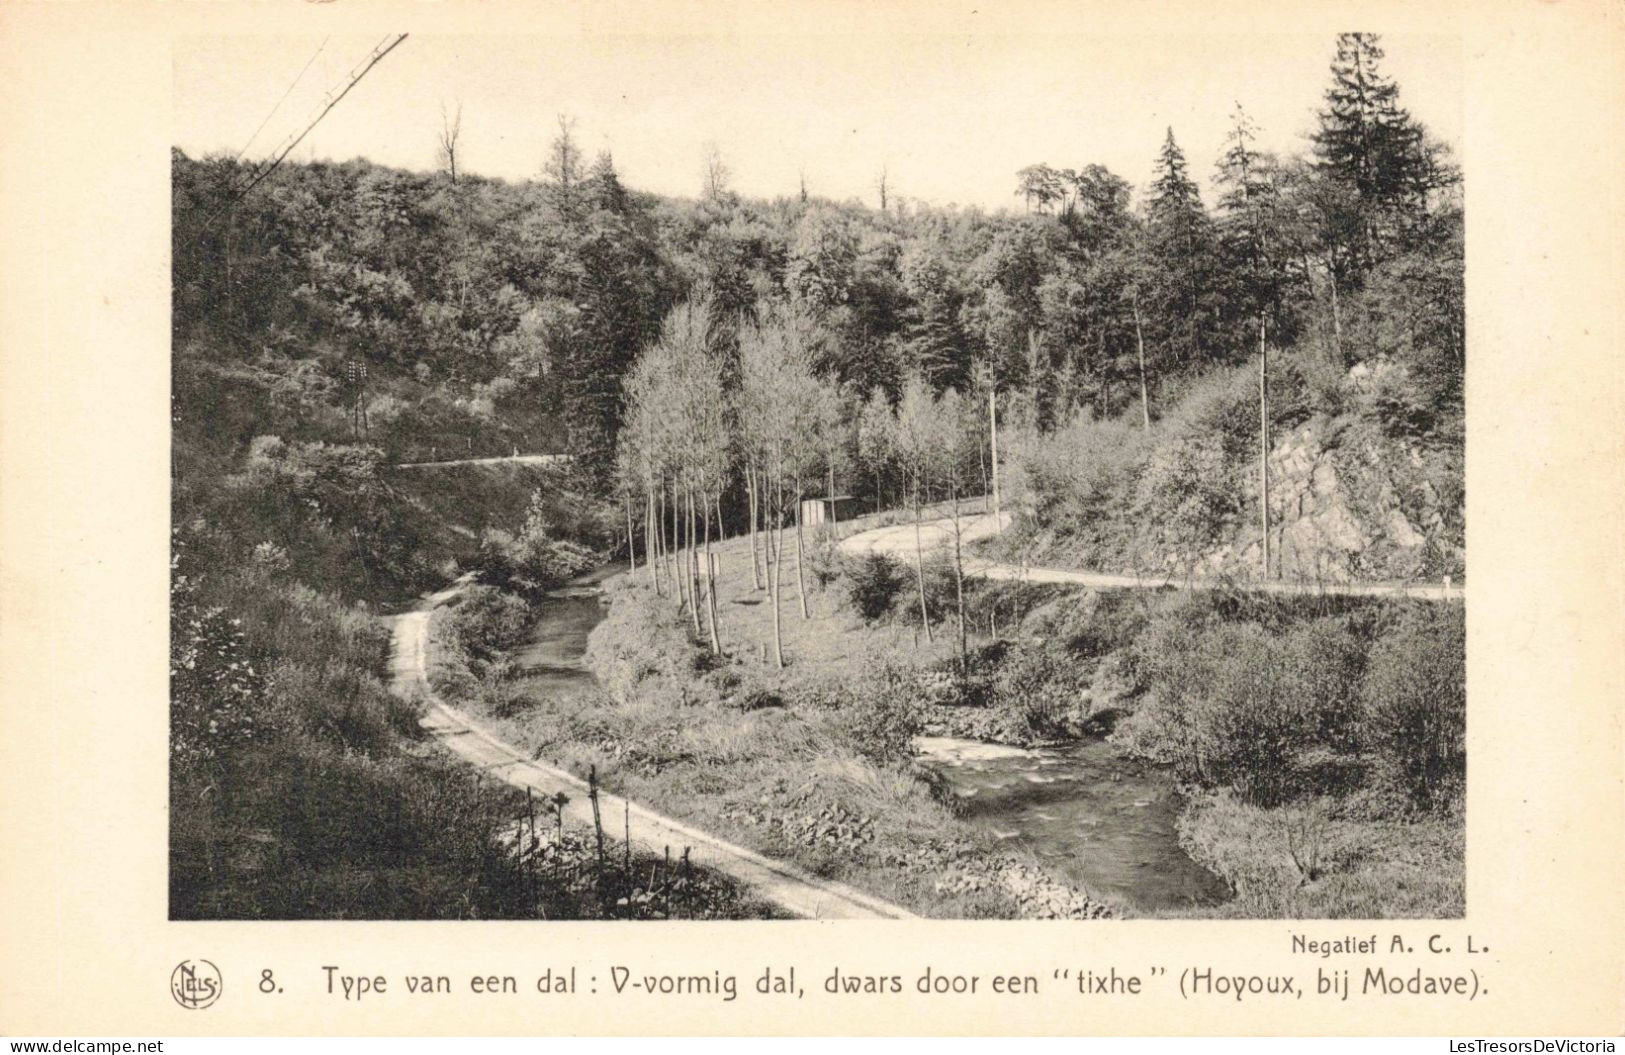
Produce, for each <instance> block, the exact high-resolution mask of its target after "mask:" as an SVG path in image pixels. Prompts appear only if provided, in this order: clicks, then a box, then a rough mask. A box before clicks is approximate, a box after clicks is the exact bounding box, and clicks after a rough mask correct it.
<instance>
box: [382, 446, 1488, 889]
mask: <svg viewBox="0 0 1625 1055" xmlns="http://www.w3.org/2000/svg"><path fill="white" fill-rule="evenodd" d="M543 457H545V456H543ZM491 460H492V461H512V460H513V459H511V458H510V459H491ZM403 468H406V466H403ZM1008 523H1009V514H1008V513H1006V514H1004V515H1003V516H1002V517H1000V518H995V517H994V515H993V514H991V513H980V514H975V515H972V516H966V517H963V518H961V520H960V544H961V545H962V546H965V545H970V544H971V543H973V542H976V541H979V540H981V539H986V538H990V537H991V536H993V535H995V534H997V533H998V532H999V530H1001V529H1002V528H1003V527H1004V526H1006V525H1007V524H1008ZM918 530H919V542H920V545H921V546H922V547H923V548H925V549H936V548H938V547H942V546H948V545H951V544H952V543H953V538H954V526H953V521H952V519H950V518H942V519H935V520H930V521H926V522H924V523H923V524H921V525H920V526H919V528H918ZM915 531H916V528H915V525H914V524H913V523H902V524H894V525H891V526H888V527H878V528H871V529H869V530H866V531H860V532H858V533H857V534H855V535H852V536H851V537H849V538H846V539H844V540H842V541H841V543H840V546H841V549H842V550H843V551H845V552H847V553H858V554H861V553H884V554H886V555H888V556H892V557H896V558H899V559H907V558H908V557H910V556H912V554H913V552H914V547H915ZM965 573H966V574H967V575H977V576H982V577H984V578H988V579H1006V580H1015V581H1024V582H1038V583H1061V584H1070V585H1077V586H1086V587H1100V588H1140V589H1155V588H1159V587H1166V586H1173V587H1180V588H1184V589H1220V588H1224V589H1240V590H1252V591H1259V592H1265V593H1277V594H1300V595H1327V594H1330V595H1336V596H1346V597H1410V598H1417V599H1420V600H1427V601H1461V600H1464V599H1465V593H1466V591H1465V589H1464V588H1462V587H1459V586H1450V585H1445V584H1420V585H1416V584H1376V583H1371V584H1365V583H1362V584H1344V583H1298V582H1247V581H1237V580H1232V579H1220V578H1181V577H1175V576H1170V575H1123V574H1114V573H1109V572H1085V571H1067V570H1064V569H1059V568H1035V567H1028V566H1023V565H1018V564H1009V563H1005V562H1002V561H993V560H987V559H985V558H982V557H967V558H966V560H965ZM462 586H463V583H462V582H458V583H456V584H453V585H452V586H450V587H448V588H447V589H444V590H441V591H440V592H439V593H435V594H431V595H429V596H427V597H425V598H423V600H422V601H421V602H420V603H419V604H418V605H417V606H416V607H415V608H414V609H413V610H412V611H409V612H406V613H404V614H402V615H399V616H396V617H394V625H393V628H392V634H393V655H392V658H391V663H390V667H391V677H392V684H393V687H394V689H395V691H396V692H397V693H400V694H402V695H403V696H406V697H407V698H416V699H418V700H420V701H421V702H422V704H423V708H424V710H423V716H422V718H421V719H420V721H421V724H422V726H423V728H424V729H425V730H427V731H428V733H429V735H430V736H432V737H434V738H435V740H437V741H438V742H439V743H440V745H441V746H443V747H444V748H445V749H446V750H447V751H449V752H451V753H452V754H453V755H456V756H457V757H458V758H461V759H463V760H464V761H466V762H468V763H469V764H470V765H473V766H476V767H478V768H479V769H481V770H484V771H485V772H486V773H488V774H490V775H491V776H492V777H494V778H495V779H498V780H501V781H504V782H506V783H508V784H510V785H512V786H514V787H516V788H524V789H527V790H529V791H532V792H534V793H535V794H537V795H539V796H541V797H543V798H552V797H553V796H554V795H555V794H556V793H559V792H563V793H564V794H565V795H566V796H567V797H568V798H569V800H570V801H569V804H568V805H567V806H566V807H565V810H564V812H565V816H566V818H567V819H568V820H569V821H570V822H571V823H572V824H576V825H580V826H583V827H587V826H590V825H591V824H592V805H591V803H590V802H589V801H588V798H587V790H588V789H587V784H586V782H584V781H583V780H581V779H580V778H579V777H576V776H575V775H573V774H571V773H568V772H566V771H564V770H562V769H558V768H556V767H554V766H550V765H547V764H546V763H544V762H541V761H538V760H534V759H531V758H528V757H526V756H525V754H524V752H522V751H521V750H520V749H519V748H517V747H514V746H513V745H511V744H508V743H506V742H504V741H503V740H501V739H500V738H498V737H497V736H495V735H494V734H493V733H492V732H491V731H490V730H489V729H487V728H485V727H484V726H482V725H481V724H480V723H479V722H478V721H476V720H475V719H474V718H472V717H470V716H469V715H468V714H466V713H464V712H463V711H461V710H459V709H458V708H456V707H453V706H451V705H450V704H449V703H447V702H446V701H444V700H442V699H440V698H439V696H437V695H436V694H435V692H434V689H433V688H432V687H431V686H430V684H429V678H428V650H429V618H430V616H431V614H432V613H433V612H434V609H435V608H437V607H439V606H440V605H443V604H446V603H447V602H449V601H451V600H452V599H453V598H454V597H455V596H456V595H457V592H458V591H459V590H460V589H462ZM598 800H599V808H600V810H601V811H602V815H603V817H604V818H605V822H606V823H605V828H606V830H607V831H608V832H609V833H610V834H611V835H614V834H615V833H616V832H617V831H618V830H619V829H620V827H621V824H622V823H627V824H629V827H630V832H631V838H632V841H633V842H634V843H636V844H637V845H638V846H640V847H642V848H644V849H646V850H649V851H652V852H655V853H659V852H661V851H662V850H663V849H665V848H667V847H671V848H673V849H676V848H679V847H685V846H686V847H689V848H690V854H691V859H692V860H693V861H694V862H695V863H696V864H700V865H703V866H705V867H709V868H712V869H715V870H717V871H719V872H723V873H725V874H727V875H729V876H731V877H732V878H734V879H735V880H737V881H739V882H740V883H743V884H744V885H746V886H747V887H749V888H750V889H751V890H752V891H753V892H754V893H755V894H756V895H758V896H759V897H762V898H763V899H765V900H767V901H771V902H772V903H774V904H776V905H778V906H779V907H781V908H783V909H784V910H785V911H787V912H790V913H791V914H793V915H796V916H800V917H803V918H808V919H905V918H914V917H913V913H910V912H908V911H907V910H905V909H902V908H900V907H898V906H896V905H893V904H890V903H888V902H885V901H882V900H880V899H878V898H874V897H871V896H869V895H867V894H865V893H863V892H862V891H859V890H855V889H853V888H852V887H849V886H846V885H844V884H841V883H835V882H832V881H830V880H826V879H821V878H819V877H817V876H814V875H812V874H810V873H808V872H805V871H803V870H802V869H800V868H797V867H796V866H794V865H792V864H789V863H788V862H784V861H777V860H773V859H771V858H768V857H765V856H763V855H762V854H759V853H756V852H755V851H753V850H749V849H746V848H745V847H743V846H738V845H736V844H734V843H730V842H728V841H726V840H724V839H720V838H718V837H716V836H714V835H711V834H709V833H707V832H703V831H700V830H699V829H697V828H694V827H691V826H690V825H687V824H685V823H683V822H682V821H679V820H677V819H675V818H672V817H668V816H665V815H664V814H661V813H657V812H656V811H654V810H651V809H649V808H648V807H647V806H643V805H640V804H638V803H636V802H630V801H628V800H626V799H624V798H622V797H620V796H618V795H612V794H610V793H608V792H606V791H603V790H601V789H600V791H599V795H598ZM623 819H624V820H623Z"/></svg>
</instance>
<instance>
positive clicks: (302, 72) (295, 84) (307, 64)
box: [232, 36, 333, 161]
mask: <svg viewBox="0 0 1625 1055" xmlns="http://www.w3.org/2000/svg"><path fill="white" fill-rule="evenodd" d="M332 39H333V38H332V37H330V36H329V37H323V38H322V42H321V43H320V44H318V45H316V51H315V53H314V54H312V55H311V56H310V58H309V59H308V60H307V61H306V62H305V65H304V67H303V68H302V69H301V70H300V71H299V73H298V74H297V75H296V76H295V77H294V79H293V83H291V84H289V85H288V90H287V91H285V92H283V93H282V98H280V99H278V100H277V101H276V105H275V106H273V107H271V112H270V113H268V114H266V115H265V120H263V121H261V122H260V126H259V127H258V128H256V129H254V134H253V135H251V136H249V137H248V142H246V143H244V144H243V149H241V150H239V151H237V156H236V157H235V158H233V159H232V160H233V161H241V160H242V159H243V155H244V154H246V153H248V148H249V147H251V146H253V145H254V140H256V139H258V138H259V136H260V133H261V132H263V131H265V126H266V125H268V124H270V123H271V118H273V117H275V116H276V113H277V111H278V110H280V109H282V104H283V103H285V102H287V101H288V96H290V95H292V94H293V90H294V89H295V88H297V87H298V86H299V82H300V81H301V80H303V79H304V77H305V74H306V73H307V72H309V70H310V67H311V66H312V65H314V64H315V62H316V59H317V57H318V56H320V55H321V53H322V49H323V48H325V47H327V42H328V41H329V40H332Z"/></svg>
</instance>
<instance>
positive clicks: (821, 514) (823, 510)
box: [800, 495, 863, 527]
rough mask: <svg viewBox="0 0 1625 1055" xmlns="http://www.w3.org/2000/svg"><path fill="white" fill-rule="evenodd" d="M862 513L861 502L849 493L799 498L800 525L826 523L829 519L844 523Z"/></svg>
mask: <svg viewBox="0 0 1625 1055" xmlns="http://www.w3.org/2000/svg"><path fill="white" fill-rule="evenodd" d="M862 515H863V502H862V501H861V500H859V499H857V498H853V497H852V496H851V495H836V496H835V497H834V498H827V497H819V498H803V499H802V500H801V513H800V516H801V526H802V527H816V526H818V525H819V524H828V523H830V522H831V521H840V522H841V523H845V522H846V521H848V520H851V519H853V518H854V517H858V516H862Z"/></svg>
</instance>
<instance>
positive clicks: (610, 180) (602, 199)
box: [587, 150, 627, 214]
mask: <svg viewBox="0 0 1625 1055" xmlns="http://www.w3.org/2000/svg"><path fill="white" fill-rule="evenodd" d="M587 196H588V199H589V200H590V201H591V202H592V205H593V208H595V209H602V210H604V211H605V212H612V213H617V214H619V213H624V212H626V201H627V199H626V188H625V187H624V186H622V185H621V177H620V175H619V174H618V173H617V172H616V171H615V159H614V158H613V157H611V156H610V153H609V151H607V150H604V151H600V152H599V154H598V157H597V158H596V159H595V160H594V161H593V163H592V171H591V172H589V173H588V174H587Z"/></svg>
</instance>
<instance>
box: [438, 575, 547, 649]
mask: <svg viewBox="0 0 1625 1055" xmlns="http://www.w3.org/2000/svg"><path fill="white" fill-rule="evenodd" d="M530 622H531V609H530V606H529V605H527V604H526V603H525V602H524V601H523V600H521V599H520V598H518V597H515V596H514V595H513V594H510V593H504V592H503V591H501V590H499V589H497V588H496V587H494V586H471V587H469V588H468V589H467V590H466V591H465V592H464V594H463V597H462V599H461V600H460V601H458V603H457V606H456V607H455V608H453V609H452V615H451V629H452V635H453V639H454V640H455V641H456V642H457V643H458V644H459V645H460V646H462V648H463V649H464V651H466V652H467V653H468V654H469V655H470V656H472V657H474V658H476V659H481V660H487V661H489V660H492V659H495V658H497V657H498V656H499V655H501V654H502V653H504V652H507V651H508V650H509V649H512V648H516V647H517V646H519V645H521V644H523V643H524V640H525V635H526V633H527V632H528V631H529V629H530Z"/></svg>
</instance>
